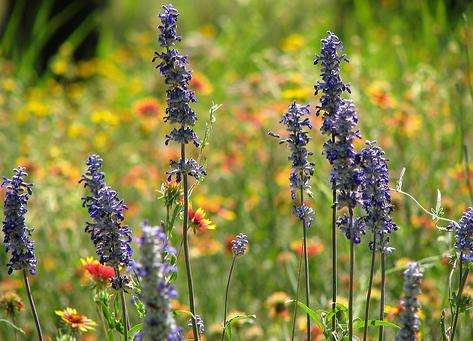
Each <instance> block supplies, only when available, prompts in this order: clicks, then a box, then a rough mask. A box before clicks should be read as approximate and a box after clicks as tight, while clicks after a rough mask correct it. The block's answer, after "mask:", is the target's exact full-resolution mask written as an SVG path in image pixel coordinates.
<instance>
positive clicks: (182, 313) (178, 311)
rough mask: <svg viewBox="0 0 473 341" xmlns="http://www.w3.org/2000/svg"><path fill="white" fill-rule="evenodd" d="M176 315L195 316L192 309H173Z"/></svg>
mask: <svg viewBox="0 0 473 341" xmlns="http://www.w3.org/2000/svg"><path fill="white" fill-rule="evenodd" d="M173 313H174V316H184V317H194V315H192V313H191V312H190V311H187V310H173Z"/></svg>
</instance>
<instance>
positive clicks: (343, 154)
mask: <svg viewBox="0 0 473 341" xmlns="http://www.w3.org/2000/svg"><path fill="white" fill-rule="evenodd" d="M333 122H334V127H333V131H334V133H335V136H336V139H335V142H332V141H328V142H326V143H325V152H326V153H327V158H328V159H329V160H330V162H331V164H332V173H331V176H332V179H333V182H334V183H335V184H336V188H337V203H338V208H339V209H343V208H346V209H348V215H347V214H344V215H342V216H340V217H339V218H338V219H337V225H338V227H339V228H340V229H341V230H342V231H343V232H344V234H345V236H346V237H347V239H348V240H349V241H350V282H349V288H350V289H349V296H348V335H349V340H352V339H353V295H354V282H355V277H354V276H355V245H357V244H359V243H360V242H361V236H362V235H363V234H364V233H365V230H364V224H363V223H362V221H361V220H360V219H359V218H357V219H355V218H354V212H353V211H354V209H355V207H356V206H357V204H358V202H359V200H360V193H359V185H360V183H361V175H360V170H359V169H358V166H359V165H358V163H359V155H358V154H357V152H356V151H355V149H354V147H353V140H354V139H355V138H359V137H360V134H359V132H358V130H356V125H357V123H358V117H357V113H356V109H355V105H354V104H353V102H352V101H350V100H342V101H341V103H340V105H339V106H338V108H337V111H336V113H335V117H334V118H333Z"/></svg>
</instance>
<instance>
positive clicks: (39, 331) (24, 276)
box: [23, 269, 43, 341]
mask: <svg viewBox="0 0 473 341" xmlns="http://www.w3.org/2000/svg"><path fill="white" fill-rule="evenodd" d="M23 278H24V280H25V287H26V292H27V293H28V300H29V301H30V306H31V312H32V313H33V317H34V323H35V325H36V331H37V332H38V340H40V341H43V332H42V331H41V324H40V323H39V318H38V313H37V311H36V307H35V305H34V300H33V295H32V294H31V288H30V282H29V281H28V274H27V273H26V269H23Z"/></svg>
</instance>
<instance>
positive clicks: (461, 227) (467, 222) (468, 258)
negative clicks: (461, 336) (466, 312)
mask: <svg viewBox="0 0 473 341" xmlns="http://www.w3.org/2000/svg"><path fill="white" fill-rule="evenodd" d="M451 228H454V229H455V230H454V232H455V249H456V250H457V252H458V253H459V258H460V266H459V284H458V285H459V287H458V292H457V297H456V304H455V313H454V315H453V317H452V319H453V321H452V328H451V331H450V341H453V340H454V338H455V332H456V329H457V324H458V316H459V314H460V306H461V302H462V295H463V290H464V288H465V283H466V280H467V278H468V273H469V270H468V267H467V266H466V265H467V264H468V263H470V262H472V261H473V207H470V208H469V209H468V210H467V211H466V212H465V213H463V215H462V217H461V218H460V220H459V221H458V224H457V225H453V224H452V225H451ZM464 268H465V269H464Z"/></svg>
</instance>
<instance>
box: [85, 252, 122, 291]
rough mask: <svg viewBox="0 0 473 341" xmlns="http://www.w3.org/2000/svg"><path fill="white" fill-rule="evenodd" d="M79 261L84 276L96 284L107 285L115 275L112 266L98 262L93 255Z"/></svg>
mask: <svg viewBox="0 0 473 341" xmlns="http://www.w3.org/2000/svg"><path fill="white" fill-rule="evenodd" d="M80 262H81V264H82V269H83V270H85V274H86V276H87V277H88V278H89V279H90V280H92V282H93V283H94V284H95V285H97V286H101V287H104V286H108V285H109V284H110V281H111V279H112V278H113V277H114V276H115V270H114V269H113V268H112V267H110V266H107V265H103V264H100V263H99V261H98V260H96V259H94V258H93V257H87V258H85V259H81V260H80Z"/></svg>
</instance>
